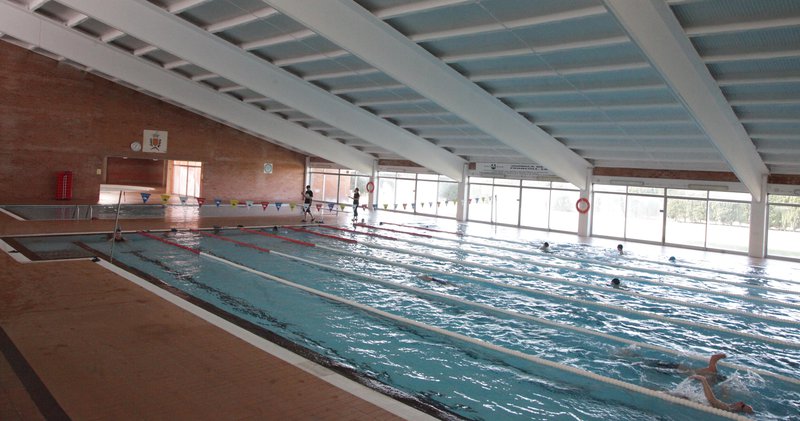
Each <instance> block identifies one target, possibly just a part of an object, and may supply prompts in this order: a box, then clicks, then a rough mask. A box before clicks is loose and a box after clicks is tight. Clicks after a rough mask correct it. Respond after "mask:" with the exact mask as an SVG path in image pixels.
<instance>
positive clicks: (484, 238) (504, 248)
mask: <svg viewBox="0 0 800 421" xmlns="http://www.w3.org/2000/svg"><path fill="white" fill-rule="evenodd" d="M383 224H386V225H395V226H400V227H406V228H414V229H421V230H425V231H433V232H440V233H444V234H450V235H455V236H458V237H460V239H453V238H442V237H433V238H435V239H438V240H445V241H454V242H462V243H467V244H474V243H471V242H469V241H465V240H464V239H463V237H475V238H480V239H482V240H492V241H503V242H506V243H513V244H519V245H523V246H526V247H530V245H531V244H530V243H526V242H522V241H514V240H508V239H497V238H492V237H484V236H481V235H474V234H472V235H471V234H463V233H459V232H453V231H442V230H435V229H432V228H425V227H416V226H413V225H403V224H393V223H391V222H383ZM492 247H496V248H499V249H502V250H509V251H517V250H516V249H512V248H507V247H502V246H495V245H492ZM525 254H530V255H532V256H540V254H537V253H534V252H532V251H528V253H525ZM553 257H554V258H557V259H563V260H570V261H575V262H583V263H595V262H594V261H592V260H588V259H581V258H577V257H569V256H563V255H559V256H553ZM625 259H626V260H634V261H639V262H646V263H653V264H657V265H660V266H664V265H668V266H670V267H680V268H685V269H694V270H699V271H704V272H709V271H710V272H716V273H723V274H726V275H735V276H740V277H745V278H758V279H765V280H769V281H775V282H785V283H789V284H800V282H798V281H793V280H791V279H783V278H776V277H774V276H766V275H757V274H743V273H739V272H734V271H728V270H724V269H709V268H706V267H703V266H695V265H684V264H680V263H666V262H662V261H659V260H652V259H642V258H636V257H626V258H625ZM617 266H619V267H623V268H626V269H630V268H633V269H636V268H637V267H636V266H633V267H631V266H625V265H617ZM638 269H640V270H652V271H654V272H655V271H658V269H647V268H638ZM666 273H668V274H669V273H671V272H666Z"/></svg>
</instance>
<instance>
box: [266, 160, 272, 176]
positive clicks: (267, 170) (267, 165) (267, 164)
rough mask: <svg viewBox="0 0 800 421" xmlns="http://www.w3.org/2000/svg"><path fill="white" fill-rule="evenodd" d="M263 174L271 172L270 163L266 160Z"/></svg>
mask: <svg viewBox="0 0 800 421" xmlns="http://www.w3.org/2000/svg"><path fill="white" fill-rule="evenodd" d="M264 174H272V163H271V162H267V163H266V164H264Z"/></svg>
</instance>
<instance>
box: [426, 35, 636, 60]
mask: <svg viewBox="0 0 800 421" xmlns="http://www.w3.org/2000/svg"><path fill="white" fill-rule="evenodd" d="M629 43H630V39H629V38H628V37H625V36H620V37H608V38H598V39H592V40H585V41H575V42H567V43H563V44H553V45H545V46H540V47H536V48H513V49H510V50H494V51H485V52H481V53H468V54H449V55H443V56H440V57H439V59H441V60H442V61H444V62H445V63H459V62H464V61H472V60H486V59H494V58H505V57H519V56H527V55H530V54H542V53H553V52H564V51H571V50H582V49H586V48H598V47H609V46H613V45H622V44H629Z"/></svg>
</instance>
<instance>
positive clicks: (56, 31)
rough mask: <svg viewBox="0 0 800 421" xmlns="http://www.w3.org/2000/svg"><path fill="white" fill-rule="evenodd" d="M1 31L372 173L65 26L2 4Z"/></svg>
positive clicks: (341, 152)
mask: <svg viewBox="0 0 800 421" xmlns="http://www.w3.org/2000/svg"><path fill="white" fill-rule="evenodd" d="M0 30H2V31H3V32H5V33H8V34H10V35H11V36H13V37H15V38H18V39H20V40H24V41H25V42H30V43H34V44H35V45H36V46H38V47H39V48H42V49H44V50H47V51H51V52H53V53H55V54H58V55H62V56H64V57H66V58H68V59H69V60H72V61H74V62H77V63H83V64H85V65H87V66H88V67H91V68H94V69H97V70H99V71H101V72H103V73H104V74H106V75H109V76H111V77H115V78H118V79H119V80H121V81H124V82H125V83H126V84H130V85H133V86H137V87H139V88H140V89H142V90H145V91H148V92H158V93H159V95H160V96H162V97H164V98H166V99H169V100H171V101H174V102H176V103H179V104H183V105H184V106H186V107H187V108H188V109H191V110H196V111H197V112H200V113H205V114H207V115H209V116H213V117H214V118H216V119H218V121H222V122H226V124H228V125H233V126H236V127H241V128H243V129H245V130H249V131H252V132H253V133H258V134H259V135H260V136H263V137H264V138H266V139H274V140H275V141H277V142H279V144H284V145H288V146H289V147H290V148H295V149H298V150H302V151H305V152H306V153H308V154H310V155H316V156H320V157H322V158H325V159H327V160H330V161H333V162H336V163H337V164H340V165H343V166H345V167H347V168H352V169H355V170H358V171H361V172H365V173H368V172H370V171H372V164H373V161H374V159H373V157H372V156H370V155H367V154H364V153H362V152H359V151H357V150H355V149H353V148H349V147H346V146H344V145H342V144H340V143H339V142H335V141H332V140H331V139H329V138H326V137H324V136H321V135H319V134H317V133H315V132H313V131H310V130H306V129H303V128H302V127H300V126H298V125H296V124H294V123H290V122H288V121H285V120H283V119H281V118H279V117H276V116H273V115H271V114H269V113H265V112H263V111H259V110H258V109H256V108H254V107H251V106H249V105H246V104H243V103H242V102H240V101H238V100H236V99H234V98H232V97H229V96H227V95H221V94H218V93H215V92H214V91H212V90H210V89H207V88H203V87H201V86H198V85H197V84H195V83H193V82H191V81H189V80H187V79H186V78H183V77H181V76H179V75H176V74H173V73H170V72H165V71H164V70H162V69H161V68H159V67H157V66H154V65H152V64H150V63H148V62H146V61H144V60H142V59H140V58H137V57H134V56H132V55H130V54H127V53H124V52H122V51H119V50H118V49H116V48H113V47H111V46H108V45H105V44H102V43H99V42H98V41H97V40H95V39H92V38H90V37H88V36H85V35H83V34H80V33H78V32H76V31H72V30H69V29H67V28H66V27H65V26H63V25H59V24H57V23H55V22H51V21H49V20H47V19H44V18H41V17H38V16H36V15H34V14H31V13H28V12H27V11H25V10H24V9H22V8H20V7H17V6H15V5H12V4H9V3H6V2H0Z"/></svg>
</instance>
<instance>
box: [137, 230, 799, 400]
mask: <svg viewBox="0 0 800 421" xmlns="http://www.w3.org/2000/svg"><path fill="white" fill-rule="evenodd" d="M139 234H142V235H144V236H146V237H149V238H152V239H155V240H158V241H160V242H163V243H165V244H169V245H172V246H175V247H179V248H181V249H184V250H186V251H189V252H191V253H194V254H197V255H200V256H203V257H207V258H210V259H213V260H218V261H222V262H224V263H227V264H229V265H233V266H237V267H240V268H243V269H245V270H248V271H250V272H254V273H259V274H260V273H263V272H258V271H255V270H254V269H251V268H248V267H246V266H242V265H239V264H238V263H234V262H231V261H229V260H227V259H223V258H221V257H218V256H215V255H213V254H209V253H206V252H203V251H201V250H200V249H197V248H192V247H187V246H184V245H182V244H178V243H176V242H173V241H169V240H166V239H164V238H162V237H157V236H154V235H151V234H147V233H144V232H139ZM204 234H205V235H207V236H210V237H212V238H217V239H220V240H223V241H229V240H230V241H231V242H234V243H236V244H239V245H242V246H245V247H248V248H253V249H256V250H259V251H264V250H266V252H269V253H271V254H274V255H278V256H281V257H285V258H288V259H291V260H295V261H300V262H303V263H306V264H310V265H315V266H319V267H323V268H325V269H329V270H333V271H338V272H341V273H347V274H349V275H353V276H358V277H361V278H365V279H370V280H372V281H376V282H379V283H382V284H385V285H389V286H392V287H395V288H399V289H406V290H412V291H415V292H418V293H422V294H427V295H432V296H437V297H440V298H444V299H447V300H450V301H457V302H459V303H462V304H467V305H471V306H476V307H480V308H484V309H486V310H491V311H494V312H499V313H503V314H507V315H511V316H515V317H520V318H524V319H528V320H532V321H535V322H538V323H542V324H545V325H549V326H555V327H560V328H563V329H567V330H573V331H576V332H581V333H585V334H589V335H592V336H598V337H602V338H606V339H610V340H613V341H616V342H620V343H624V344H628V345H634V346H640V347H643V348H648V349H653V350H657V351H660V352H665V353H669V354H673V355H685V354H684V353H683V352H679V351H674V350H671V349H669V348H665V347H661V346H658V345H650V344H646V343H641V342H636V341H632V340H629V339H624V338H619V337H616V336H613V335H610V334H606V333H602V332H597V331H593V330H590V329H586V328H582V327H578V326H571V325H567V324H562V323H558V322H554V321H550V320H547V319H542V318H538V317H535V316H530V315H526V314H523V313H519V312H515V311H511V310H504V309H499V308H497V307H494V306H489V305H486V304H481V303H476V302H473V301H468V300H464V299H462V298H458V297H453V296H450V295H447V294H442V293H439V292H435V291H429V290H425V289H421V288H416V287H410V286H404V285H399V284H395V283H392V282H389V281H384V280H380V279H377V278H374V277H371V276H369V275H364V274H361V273H358V272H354V271H349V270H346V269H340V268H337V267H333V266H329V265H324V264H321V263H317V262H313V261H310V260H307V259H304V258H301V257H297V256H292V255H289V254H286V253H282V252H277V251H274V250H267V249H264V248H263V247H260V246H256V245H254V244H250V243H245V242H242V241H238V240H232V239H226V238H225V237H222V236H218V235H213V234H207V233H204ZM275 237H277V238H280V237H281V236H275ZM280 239H282V240H284V241H290V240H293V239H290V238H288V237H284V238H280ZM290 242H291V241H290ZM307 244H312V243H307ZM317 247H319V248H320V249H324V250H328V251H331V252H336V253H342V254H348V255H353V256H357V257H366V256H362V255H360V254H357V253H351V252H345V251H341V250H336V249H332V248H329V247H325V246H317ZM373 259H375V260H383V261H384V262H385V263H388V264H394V265H399V266H407V267H410V268H415V269H418V270H420V269H421V270H426V271H430V270H428V269H425V268H421V267H415V266H413V265H406V264H399V263H393V262H391V261H389V260H386V259H381V258H373ZM430 272H432V271H430ZM436 272H438V271H436ZM264 275H267V276H268V277H271V278H277V277H274V276H273V275H268V274H264ZM464 278H469V277H464ZM277 279H280V278H277ZM475 279H477V280H478V281H481V280H480V279H478V278H475ZM286 282H289V281H286ZM484 282H488V283H494V282H493V281H484ZM289 283H290V284H293V283H291V282H289ZM293 285H297V284H293ZM299 286H300V287H302V288H301V289H311V288H308V287H305V286H302V285H299ZM314 291H316V290H314ZM322 294H327V293H322ZM546 294H547V295H553V296H555V297H557V298H561V299H565V300H567V301H583V300H578V299H572V298H569V297H561V296H558V295H556V294H549V293H546ZM333 297H337V296H333ZM337 298H339V297H337ZM342 300H345V301H349V300H346V299H342ZM586 304H591V305H596V306H599V307H606V308H612V307H615V306H610V305H607V304H602V303H592V302H586ZM360 305H361V304H359V306H360ZM378 311H380V310H378ZM623 311H626V312H635V311H631V310H624V309H623ZM689 323H691V322H689ZM698 327H703V325H698ZM437 329H438V328H437ZM515 352H517V351H515ZM526 355H527V354H526ZM688 357H689V358H693V359H697V360H701V361H703V360H705V356H699V355H688ZM720 364H722V365H724V366H727V367H731V368H734V369H737V370H745V371H747V370H749V371H752V372H756V373H758V374H761V375H764V376H769V377H774V378H778V379H781V380H784V381H787V382H790V383H795V384H800V380H798V379H793V378H791V377H787V376H783V375H780V374H776V373H772V372H769V371H765V370H761V369H755V368H750V367H745V366H739V365H736V364H732V363H725V362H723V363H720Z"/></svg>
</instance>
